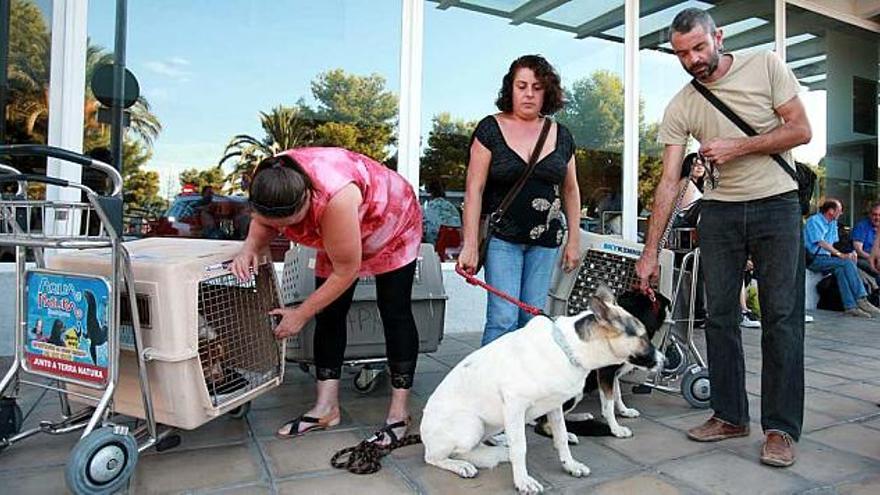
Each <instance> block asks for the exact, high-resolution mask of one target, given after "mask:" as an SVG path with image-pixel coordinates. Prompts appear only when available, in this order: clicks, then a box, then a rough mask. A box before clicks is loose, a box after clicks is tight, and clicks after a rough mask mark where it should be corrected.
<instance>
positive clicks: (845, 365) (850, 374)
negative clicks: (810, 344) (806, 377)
mask: <svg viewBox="0 0 880 495" xmlns="http://www.w3.org/2000/svg"><path fill="white" fill-rule="evenodd" d="M873 352H876V350H874V351H873ZM847 357H848V353H843V354H838V358H837V359H833V360H827V361H825V362H822V363H818V364H813V365H811V366H810V369H811V370H813V371H818V372H821V373H825V374H827V375H834V376H838V377H841V378H845V379H848V380H867V379H871V378H878V377H880V369H877V368H873V367H868V366H860V365H858V364H853V363H852V362H851V360H850V359H847Z"/></svg>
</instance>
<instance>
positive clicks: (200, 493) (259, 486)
mask: <svg viewBox="0 0 880 495" xmlns="http://www.w3.org/2000/svg"><path fill="white" fill-rule="evenodd" d="M270 493H272V489H271V488H270V487H269V485H267V484H265V483H251V484H247V485H234V486H230V487H223V488H207V489H204V490H193V491H192V495H267V494H270Z"/></svg>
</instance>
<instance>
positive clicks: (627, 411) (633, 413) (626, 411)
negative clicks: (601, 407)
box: [617, 407, 642, 418]
mask: <svg viewBox="0 0 880 495" xmlns="http://www.w3.org/2000/svg"><path fill="white" fill-rule="evenodd" d="M617 414H618V416H623V417H624V418H638V417H639V416H641V415H642V413H640V412H639V410H638V409H633V408H631V407H624V408H623V409H618V410H617Z"/></svg>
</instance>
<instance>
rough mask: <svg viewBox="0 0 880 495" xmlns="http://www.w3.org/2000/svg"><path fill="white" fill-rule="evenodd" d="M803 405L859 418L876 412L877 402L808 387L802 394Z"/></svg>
mask: <svg viewBox="0 0 880 495" xmlns="http://www.w3.org/2000/svg"><path fill="white" fill-rule="evenodd" d="M804 407H806V408H807V409H812V410H813V411H817V412H820V413H823V414H827V415H829V416H834V417H836V418H841V419H855V418H861V417H865V416H868V415H870V414H875V413H876V412H877V404H874V403H871V402H866V401H863V400H858V399H850V398H848V397H843V396H840V395H837V394H832V393H830V392H825V391H822V390H816V389H810V388H808V389H807V390H806V393H805V394H804Z"/></svg>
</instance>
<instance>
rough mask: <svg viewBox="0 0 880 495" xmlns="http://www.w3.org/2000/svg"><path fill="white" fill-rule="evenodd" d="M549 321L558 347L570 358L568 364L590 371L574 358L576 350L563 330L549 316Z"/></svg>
mask: <svg viewBox="0 0 880 495" xmlns="http://www.w3.org/2000/svg"><path fill="white" fill-rule="evenodd" d="M590 314H592V312H590ZM547 319H549V320H550V324H551V325H552V330H551V333H552V334H553V341H554V342H556V345H558V346H559V348H560V349H562V352H563V354H565V357H567V358H568V362H569V363H571V364H572V365H574V366H575V367H576V368H580V369H582V370H585V371H589V370H587V368H586V367H584V365H582V364H581V363H580V361H578V360H577V358H576V357H574V350H572V348H571V346H570V345H568V341H567V340H565V335H563V334H562V330H560V329H559V326H557V325H556V322H555V321H553V319H552V318H550V317H549V316H548V317H547Z"/></svg>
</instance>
